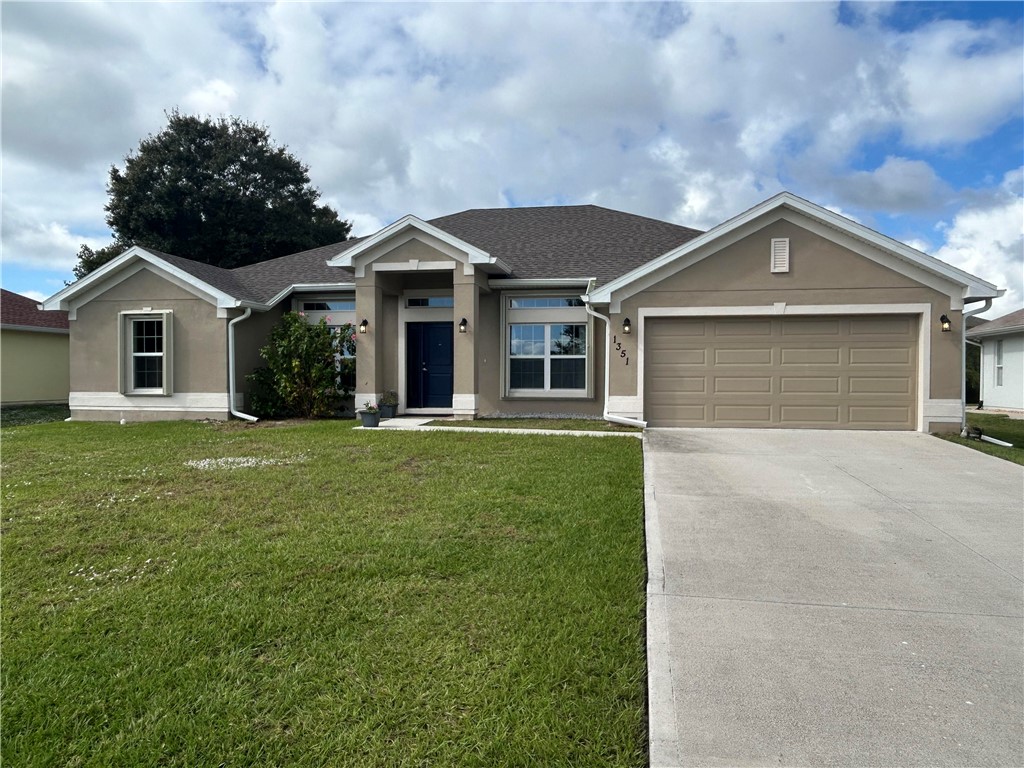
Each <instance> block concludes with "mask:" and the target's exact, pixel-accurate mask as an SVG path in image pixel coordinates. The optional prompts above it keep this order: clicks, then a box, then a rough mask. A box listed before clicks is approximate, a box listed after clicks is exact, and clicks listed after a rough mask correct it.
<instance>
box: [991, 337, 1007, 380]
mask: <svg viewBox="0 0 1024 768" xmlns="http://www.w3.org/2000/svg"><path fill="white" fill-rule="evenodd" d="M993 360H994V362H995V367H996V375H995V376H994V377H993V378H994V380H995V384H994V386H996V387H1001V386H1003V379H1004V377H1003V367H1004V360H1005V358H1004V353H1003V340H1002V339H996V349H995V355H994V356H993Z"/></svg>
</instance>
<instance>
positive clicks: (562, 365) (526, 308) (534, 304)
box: [505, 296, 590, 397]
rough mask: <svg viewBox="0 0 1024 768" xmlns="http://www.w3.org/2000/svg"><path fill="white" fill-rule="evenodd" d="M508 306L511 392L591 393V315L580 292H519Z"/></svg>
mask: <svg viewBox="0 0 1024 768" xmlns="http://www.w3.org/2000/svg"><path fill="white" fill-rule="evenodd" d="M505 307H506V323H507V325H506V338H507V340H508V342H507V344H508V346H507V357H506V368H507V373H506V377H507V378H506V385H507V394H509V395H510V396H513V397H515V396H526V397H530V396H533V397H537V396H544V395H549V396H556V397H587V396H589V395H590V391H589V390H590V381H589V378H590V375H589V369H590V366H589V357H590V345H589V344H588V343H587V339H588V336H589V331H588V329H589V318H588V316H587V313H586V310H585V309H584V307H583V302H582V301H581V300H580V299H579V298H578V297H575V296H525V297H523V296H516V297H514V298H509V299H508V301H507V303H506V304H505Z"/></svg>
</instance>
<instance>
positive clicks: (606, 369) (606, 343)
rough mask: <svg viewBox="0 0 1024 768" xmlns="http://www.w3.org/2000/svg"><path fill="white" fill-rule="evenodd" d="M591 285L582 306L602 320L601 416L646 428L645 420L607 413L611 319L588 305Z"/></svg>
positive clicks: (610, 369)
mask: <svg viewBox="0 0 1024 768" xmlns="http://www.w3.org/2000/svg"><path fill="white" fill-rule="evenodd" d="M593 285H594V283H593V281H591V283H590V285H588V286H587V296H586V297H584V301H583V307H584V309H586V310H587V314H588V315H591V316H592V317H596V318H598V319H599V320H603V321H604V409H603V411H602V413H601V418H603V419H604V420H605V421H610V422H613V423H615V424H625V425H626V426H627V427H641V428H646V427H647V422H646V421H639V420H637V419H629V418H626V417H625V416H615V415H613V414H611V413H608V394H609V390H608V385H609V382H610V381H611V371H612V367H611V350H612V321H611V319H610V318H607V317H605V316H604V315H602V314H600V313H598V312H595V311H594V309H593V308H592V307H591V306H590V301H589V298H590V290H591V288H592V287H593Z"/></svg>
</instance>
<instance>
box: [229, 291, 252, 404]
mask: <svg viewBox="0 0 1024 768" xmlns="http://www.w3.org/2000/svg"><path fill="white" fill-rule="evenodd" d="M250 315H252V307H246V308H245V312H243V313H242V314H240V315H239V316H238V317H236V318H235V319H234V320H232V321H231V322H229V323H228V411H229V412H230V413H231V415H232V416H235V417H237V418H239V419H245V420H246V421H259V419H257V418H256V417H255V416H250V415H249V414H248V413H242V412H241V411H237V410H235V325H236V324H237V323H240V322H242V321H243V320H246V319H247V318H248V317H249V316H250Z"/></svg>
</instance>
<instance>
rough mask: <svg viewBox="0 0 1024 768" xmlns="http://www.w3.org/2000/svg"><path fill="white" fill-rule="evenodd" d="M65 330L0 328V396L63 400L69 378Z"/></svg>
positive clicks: (26, 400) (22, 400) (4, 398)
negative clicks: (61, 331) (46, 331)
mask: <svg viewBox="0 0 1024 768" xmlns="http://www.w3.org/2000/svg"><path fill="white" fill-rule="evenodd" d="M69 341H70V336H69V334H67V333H43V332H36V331H15V330H10V329H3V330H0V400H2V402H3V404H4V405H13V404H16V403H66V402H67V401H68V391H69V390H70V381H71V373H70V370H71V357H70V351H69Z"/></svg>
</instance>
